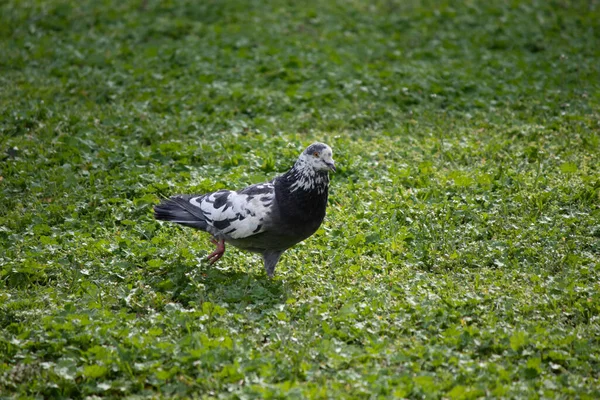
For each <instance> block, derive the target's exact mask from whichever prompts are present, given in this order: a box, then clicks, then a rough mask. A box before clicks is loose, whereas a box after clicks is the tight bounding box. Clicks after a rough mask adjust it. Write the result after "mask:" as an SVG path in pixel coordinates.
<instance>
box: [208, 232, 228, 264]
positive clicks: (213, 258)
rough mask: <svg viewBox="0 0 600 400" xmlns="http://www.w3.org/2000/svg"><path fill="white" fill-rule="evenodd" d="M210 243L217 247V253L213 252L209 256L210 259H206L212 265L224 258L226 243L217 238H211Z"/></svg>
mask: <svg viewBox="0 0 600 400" xmlns="http://www.w3.org/2000/svg"><path fill="white" fill-rule="evenodd" d="M210 242H211V243H212V244H214V245H215V246H217V248H216V249H215V251H213V252H212V253H210V254H209V255H208V257H206V259H207V260H208V262H209V263H210V264H211V265H212V264H214V263H216V262H217V261H219V259H220V258H221V257H223V254H225V241H224V240H223V239H220V240H217V239H215V238H211V239H210Z"/></svg>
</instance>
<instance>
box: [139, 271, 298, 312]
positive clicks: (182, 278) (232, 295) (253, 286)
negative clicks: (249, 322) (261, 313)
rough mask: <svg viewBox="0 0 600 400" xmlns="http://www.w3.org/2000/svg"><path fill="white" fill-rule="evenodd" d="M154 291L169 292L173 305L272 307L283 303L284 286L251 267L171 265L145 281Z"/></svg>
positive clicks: (285, 290)
mask: <svg viewBox="0 0 600 400" xmlns="http://www.w3.org/2000/svg"><path fill="white" fill-rule="evenodd" d="M148 283H149V284H150V285H152V286H153V287H154V288H155V289H156V290H158V291H160V292H163V293H169V294H170V295H171V298H172V300H173V301H174V302H178V303H181V304H182V305H186V306H187V305H188V304H190V303H202V302H205V301H210V302H213V303H219V302H226V303H235V304H238V305H242V306H243V305H261V306H264V307H272V306H274V305H277V304H282V303H285V301H286V300H287V292H288V290H287V287H286V285H285V284H284V283H283V282H281V281H279V280H277V279H269V278H268V277H267V276H266V274H265V273H264V272H262V271H260V272H258V271H256V270H255V269H254V268H249V269H248V270H247V271H239V270H233V269H232V270H226V269H221V268H218V267H215V266H208V265H206V264H204V263H203V264H201V265H197V266H190V265H189V264H183V263H174V264H171V265H170V266H169V267H168V269H165V270H163V271H162V272H161V274H160V275H155V276H152V277H150V278H149V282H148Z"/></svg>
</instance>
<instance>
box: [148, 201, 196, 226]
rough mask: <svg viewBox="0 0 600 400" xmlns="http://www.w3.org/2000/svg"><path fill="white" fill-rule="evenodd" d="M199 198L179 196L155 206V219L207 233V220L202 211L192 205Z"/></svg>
mask: <svg viewBox="0 0 600 400" xmlns="http://www.w3.org/2000/svg"><path fill="white" fill-rule="evenodd" d="M193 197H198V196H189V195H177V196H173V197H171V198H169V199H165V200H163V201H162V202H161V203H160V204H158V205H156V206H154V218H156V219H157V220H160V221H170V222H175V223H176V224H180V225H184V226H189V227H191V228H196V229H200V230H203V231H206V228H207V222H206V218H205V217H204V215H203V214H202V212H201V211H200V209H199V208H198V207H196V206H194V205H192V204H191V203H190V199H191V198H193Z"/></svg>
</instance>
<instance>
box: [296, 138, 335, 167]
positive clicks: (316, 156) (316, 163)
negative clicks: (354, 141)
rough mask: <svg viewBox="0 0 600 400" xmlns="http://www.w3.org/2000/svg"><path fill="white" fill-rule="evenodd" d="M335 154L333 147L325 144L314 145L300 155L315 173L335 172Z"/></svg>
mask: <svg viewBox="0 0 600 400" xmlns="http://www.w3.org/2000/svg"><path fill="white" fill-rule="evenodd" d="M332 156H333V152H332V151H331V147H329V146H327V145H326V144H325V143H318V142H317V143H313V144H311V145H310V146H308V147H307V148H306V150H304V152H303V153H302V154H301V155H300V158H301V159H302V160H303V161H304V163H306V164H307V165H308V166H310V167H312V168H313V169H314V170H315V171H318V172H324V171H334V172H335V162H334V161H333V158H332Z"/></svg>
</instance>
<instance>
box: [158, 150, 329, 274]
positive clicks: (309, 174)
mask: <svg viewBox="0 0 600 400" xmlns="http://www.w3.org/2000/svg"><path fill="white" fill-rule="evenodd" d="M330 170H333V171H335V166H334V162H333V158H332V151H331V148H330V147H329V146H327V145H326V144H323V143H313V144H312V145H310V146H308V147H307V148H306V149H305V150H304V151H303V152H302V154H300V156H299V157H298V160H297V161H296V163H295V164H294V166H293V167H292V168H291V169H290V170H289V171H287V172H286V173H285V174H283V175H280V176H278V177H276V178H274V179H273V180H271V181H269V182H266V183H261V184H256V185H252V186H248V187H246V188H244V189H242V190H240V191H232V190H219V191H217V192H213V193H207V194H201V195H177V196H173V197H171V198H169V199H166V200H163V201H162V202H161V204H159V205H157V206H155V207H154V216H155V218H156V219H158V220H163V221H170V222H175V223H177V224H180V225H183V226H188V227H191V228H195V229H199V230H202V231H206V232H208V233H210V234H211V235H212V236H213V243H214V244H215V245H216V246H217V248H216V250H215V251H214V252H213V253H211V254H210V255H209V256H208V259H209V260H210V261H211V263H212V262H216V261H217V260H218V259H219V258H221V256H222V255H223V253H224V252H225V243H229V244H231V245H233V246H236V247H239V248H241V249H244V250H248V251H252V252H256V253H260V254H261V255H262V257H263V261H264V266H265V270H266V272H267V275H269V276H270V277H272V276H273V274H274V271H275V266H276V265H277V262H278V261H279V258H280V257H281V255H282V254H283V252H284V251H285V250H287V249H289V248H290V247H292V246H293V245H295V244H296V243H299V242H301V241H302V240H304V239H306V238H308V237H309V236H311V235H312V234H313V233H315V231H316V230H317V229H318V228H319V226H320V225H321V223H322V222H323V219H324V218H325V209H326V207H327V196H328V189H329V174H328V171H330Z"/></svg>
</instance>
